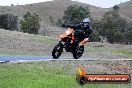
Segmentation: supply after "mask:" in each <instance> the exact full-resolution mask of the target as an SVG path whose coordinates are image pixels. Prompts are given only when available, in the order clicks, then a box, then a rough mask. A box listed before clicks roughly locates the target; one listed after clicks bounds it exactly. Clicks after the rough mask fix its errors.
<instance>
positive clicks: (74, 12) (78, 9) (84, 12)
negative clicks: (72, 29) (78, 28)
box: [63, 5, 90, 24]
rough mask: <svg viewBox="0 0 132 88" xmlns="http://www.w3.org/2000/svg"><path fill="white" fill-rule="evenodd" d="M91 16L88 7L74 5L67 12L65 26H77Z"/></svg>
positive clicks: (65, 13) (64, 18)
mask: <svg viewBox="0 0 132 88" xmlns="http://www.w3.org/2000/svg"><path fill="white" fill-rule="evenodd" d="M89 14H90V11H89V8H88V7H87V6H83V5H72V6H69V7H68V8H67V10H65V12H64V17H63V20H64V23H65V24H77V23H80V22H81V21H82V20H83V19H84V18H86V17H90V15H89Z"/></svg>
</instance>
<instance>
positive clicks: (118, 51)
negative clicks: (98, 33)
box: [113, 50, 132, 56]
mask: <svg viewBox="0 0 132 88" xmlns="http://www.w3.org/2000/svg"><path fill="white" fill-rule="evenodd" d="M113 53H121V54H126V55H128V56H132V50H113Z"/></svg>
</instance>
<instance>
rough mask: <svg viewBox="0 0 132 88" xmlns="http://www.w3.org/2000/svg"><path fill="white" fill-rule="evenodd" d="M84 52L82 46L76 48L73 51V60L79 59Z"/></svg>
mask: <svg viewBox="0 0 132 88" xmlns="http://www.w3.org/2000/svg"><path fill="white" fill-rule="evenodd" d="M83 52H84V46H83V45H82V46H78V47H76V48H75V49H74V50H73V57H74V59H79V58H80V57H81V56H82V54H83Z"/></svg>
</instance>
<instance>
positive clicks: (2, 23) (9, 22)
mask: <svg viewBox="0 0 132 88" xmlns="http://www.w3.org/2000/svg"><path fill="white" fill-rule="evenodd" d="M0 28H3V29H6V30H18V28H17V16H14V15H12V14H1V15H0Z"/></svg>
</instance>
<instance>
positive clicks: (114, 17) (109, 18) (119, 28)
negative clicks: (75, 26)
mask: <svg viewBox="0 0 132 88" xmlns="http://www.w3.org/2000/svg"><path fill="white" fill-rule="evenodd" d="M118 10H119V7H118V6H114V7H113V11H108V12H106V13H105V14H104V16H103V18H102V20H101V25H100V27H101V30H100V31H99V33H100V34H101V35H102V36H106V38H107V40H108V42H110V43H114V42H118V43H119V42H123V41H124V40H123V39H124V38H123V34H124V32H125V30H126V25H127V22H126V20H125V19H123V18H121V17H120V15H119V14H118Z"/></svg>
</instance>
